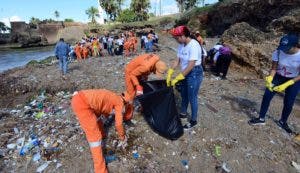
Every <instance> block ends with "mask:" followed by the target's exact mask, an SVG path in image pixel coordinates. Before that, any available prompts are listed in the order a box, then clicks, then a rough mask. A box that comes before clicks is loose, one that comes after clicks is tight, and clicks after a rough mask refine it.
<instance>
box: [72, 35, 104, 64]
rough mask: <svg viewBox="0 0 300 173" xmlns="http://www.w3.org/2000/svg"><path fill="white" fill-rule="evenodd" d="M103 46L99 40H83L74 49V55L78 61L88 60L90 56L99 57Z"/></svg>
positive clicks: (94, 38)
mask: <svg viewBox="0 0 300 173" xmlns="http://www.w3.org/2000/svg"><path fill="white" fill-rule="evenodd" d="M101 51H102V46H101V44H100V42H99V39H98V38H96V37H93V38H89V39H88V38H82V40H81V42H77V43H76V45H75V47H74V53H75V55H76V59H77V60H78V61H80V60H82V59H87V58H88V57H89V56H94V57H98V56H99V55H100V54H101Z"/></svg>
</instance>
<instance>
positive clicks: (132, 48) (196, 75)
mask: <svg viewBox="0 0 300 173" xmlns="http://www.w3.org/2000/svg"><path fill="white" fill-rule="evenodd" d="M170 34H171V35H172V36H173V38H174V39H175V40H176V41H177V42H178V44H179V45H178V48H177V57H176V59H175V60H174V63H173V64H172V65H171V66H170V67H167V65H166V63H165V62H164V61H162V60H161V58H160V57H159V56H158V55H156V54H155V53H145V54H141V55H139V56H137V57H135V58H134V59H132V60H131V61H130V62H129V64H127V65H126V67H125V70H124V73H125V78H124V84H125V86H126V91H124V92H123V93H121V94H117V93H114V92H112V91H108V90H105V89H91V90H82V91H78V92H75V93H74V96H73V98H72V108H73V111H74V112H75V114H76V116H77V118H78V120H79V122H80V125H81V127H82V129H83V130H84V132H85V134H86V137H87V140H88V142H89V145H90V150H91V153H92V157H93V160H94V170H95V172H96V173H105V172H107V168H106V164H105V159H104V157H103V153H102V140H103V139H104V138H106V133H105V130H104V129H103V123H102V122H101V120H98V117H99V115H103V116H106V117H108V116H109V115H111V114H114V115H115V126H116V130H117V132H118V135H119V140H120V142H119V144H118V146H119V147H122V148H125V147H126V145H127V141H128V140H130V139H128V137H127V136H126V131H125V130H124V127H123V122H124V123H125V124H127V125H129V126H132V125H133V124H132V122H131V120H132V118H133V113H134V111H133V110H134V105H133V101H134V99H135V97H136V96H138V95H142V94H143V87H142V86H141V82H142V81H143V80H147V78H148V76H149V75H150V74H151V73H154V74H156V76H157V77H159V78H164V77H166V85H167V86H168V87H175V88H176V89H177V90H178V91H179V92H180V94H181V108H180V114H179V116H180V118H188V117H189V122H188V123H187V124H185V125H184V127H183V128H184V129H190V128H193V127H194V126H196V125H197V123H198V122H197V121H198V115H199V114H198V105H199V104H198V99H199V98H198V93H199V90H200V88H201V84H202V81H203V78H204V75H203V71H204V70H205V68H204V67H206V64H209V65H210V67H211V68H210V69H211V70H212V71H213V73H214V74H215V75H216V76H220V77H221V78H222V79H226V75H227V72H228V68H229V66H230V62H231V59H232V53H231V49H230V48H229V47H228V46H227V45H225V44H221V43H218V44H216V45H215V46H214V47H213V48H212V49H211V50H209V51H208V53H207V52H206V50H205V48H204V45H205V41H204V40H203V38H202V37H201V36H200V34H199V32H196V33H192V32H190V30H189V29H188V28H187V27H186V26H178V27H176V28H174V29H172V30H171V31H170ZM123 38H124V39H125V40H123ZM103 39H104V38H102V39H100V40H99V39H98V40H97V38H91V39H89V40H86V39H84V41H85V43H84V45H89V48H88V49H89V51H91V52H90V53H91V54H93V55H95V56H97V55H102V51H103V50H104V49H107V50H108V52H110V53H109V54H110V55H112V53H114V54H117V55H118V54H120V53H119V52H118V51H120V50H123V48H124V50H125V55H126V56H128V55H129V54H130V53H135V52H136V51H137V39H136V37H135V34H134V33H133V32H129V33H128V35H127V34H124V36H123V34H121V35H120V36H118V37H114V38H112V37H110V36H109V35H107V36H106V37H105V39H104V40H103ZM157 41H158V37H157V36H156V34H154V32H153V31H151V32H149V33H148V34H143V35H142V36H141V48H142V49H145V50H146V52H151V51H153V50H152V48H153V44H154V43H157ZM121 42H122V44H121ZM115 43H117V44H118V48H119V49H118V51H114V52H112V50H113V49H111V48H114V49H115V47H112V46H114V44H115ZM80 44H81V43H80ZM102 45H103V47H102ZM121 45H122V46H121ZM78 46H79V45H78ZM87 47H88V46H87ZM102 48H103V49H102ZM75 49H76V48H75ZM68 51H69V48H68V46H66V44H64V43H63V40H61V42H60V43H58V44H57V47H56V55H57V56H58V58H59V61H60V66H61V68H62V69H63V73H65V67H64V66H63V62H64V61H65V59H66V58H65V57H66V56H67V52H68ZM75 52H76V50H75ZM76 54H77V53H76ZM81 55H82V54H80V56H81ZM78 56H79V54H78ZM272 60H273V66H272V69H271V73H270V75H269V76H267V78H266V91H265V94H264V97H263V101H262V105H261V110H260V114H259V115H260V116H259V117H258V118H254V119H252V120H250V121H249V124H250V125H263V124H265V115H266V112H267V110H268V107H269V105H270V102H271V100H272V98H273V96H274V95H275V94H276V93H279V92H285V97H284V108H283V111H282V117H281V119H280V120H279V121H278V125H279V126H280V127H281V128H282V129H284V130H285V131H286V132H288V133H292V130H291V129H290V128H289V126H288V124H287V120H288V117H289V115H290V113H291V111H292V108H293V105H294V102H295V99H296V96H297V94H298V92H299V90H300V49H299V37H298V36H296V35H292V34H289V35H286V36H284V37H283V38H282V39H281V41H280V45H279V47H278V49H277V50H276V51H275V52H274V53H273V57H272ZM175 71H179V73H177V75H176V76H175V77H173V74H175ZM189 105H190V109H191V111H190V112H191V115H190V116H188V107H189Z"/></svg>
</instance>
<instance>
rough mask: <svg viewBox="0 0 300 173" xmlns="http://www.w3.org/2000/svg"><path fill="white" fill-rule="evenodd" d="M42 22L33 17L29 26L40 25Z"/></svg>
mask: <svg viewBox="0 0 300 173" xmlns="http://www.w3.org/2000/svg"><path fill="white" fill-rule="evenodd" d="M40 22H41V20H40V19H39V18H35V17H31V18H30V20H29V24H33V25H38V24H39V23H40Z"/></svg>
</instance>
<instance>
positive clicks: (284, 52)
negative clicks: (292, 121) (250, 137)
mask: <svg viewBox="0 0 300 173" xmlns="http://www.w3.org/2000/svg"><path fill="white" fill-rule="evenodd" d="M272 60H273V64H272V70H271V73H270V75H269V76H267V77H266V90H265V93H264V96H263V100H262V103H261V108H260V113H259V117H258V118H253V119H251V120H250V121H249V122H248V123H249V124H250V125H265V117H266V113H267V111H268V108H269V105H270V102H271V100H272V98H273V97H274V95H275V94H276V93H278V92H285V96H284V101H283V110H282V113H281V118H280V120H279V121H277V122H276V123H277V125H278V126H279V127H281V128H282V129H284V130H285V131H286V132H288V133H292V130H291V129H290V127H289V126H288V124H287V121H288V118H289V116H290V114H291V112H292V109H293V105H294V102H295V100H296V97H297V94H298V93H299V91H300V48H299V37H298V36H297V35H294V34H288V35H285V36H284V37H282V38H281V40H280V45H279V47H278V49H277V50H276V51H274V53H273V55H272Z"/></svg>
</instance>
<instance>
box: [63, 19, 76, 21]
mask: <svg viewBox="0 0 300 173" xmlns="http://www.w3.org/2000/svg"><path fill="white" fill-rule="evenodd" d="M65 22H74V20H73V19H65Z"/></svg>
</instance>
